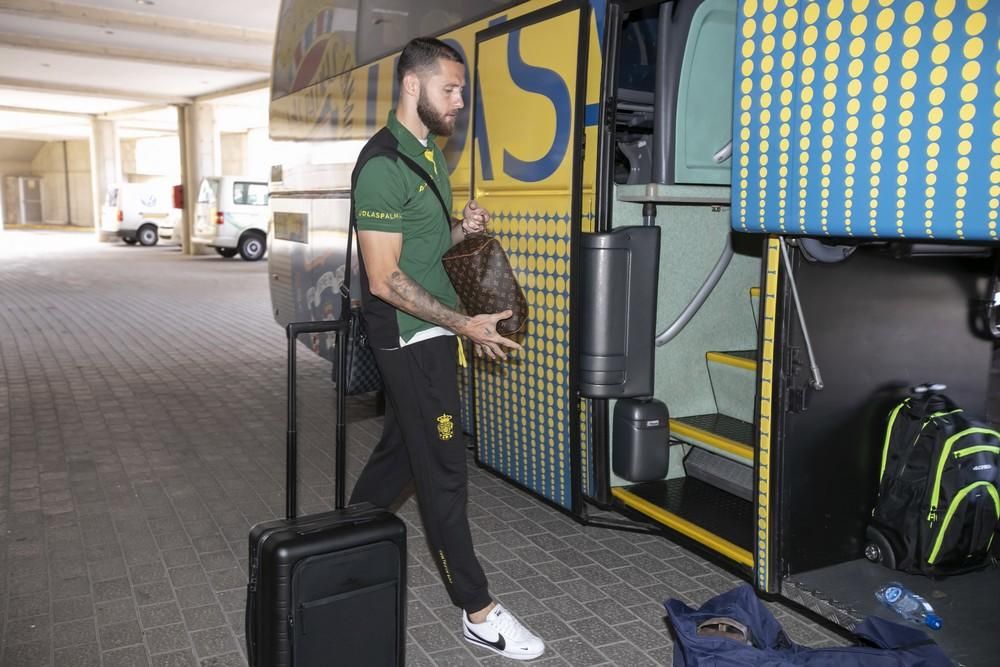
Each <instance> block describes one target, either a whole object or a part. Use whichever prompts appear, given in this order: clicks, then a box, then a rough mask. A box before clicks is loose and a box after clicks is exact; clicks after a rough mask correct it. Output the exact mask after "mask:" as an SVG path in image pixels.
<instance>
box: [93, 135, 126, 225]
mask: <svg viewBox="0 0 1000 667" xmlns="http://www.w3.org/2000/svg"><path fill="white" fill-rule="evenodd" d="M121 180H122V158H121V148H120V146H119V145H118V129H117V127H116V126H115V121H113V120H105V119H102V118H92V119H91V120H90V189H91V195H92V199H93V212H94V232H95V233H96V234H97V238H98V239H100V240H105V241H111V240H115V239H114V238H108V239H102V238H101V206H103V205H104V200H105V198H106V197H107V193H108V187H109V186H110V185H112V184H114V183H118V182H119V181H121Z"/></svg>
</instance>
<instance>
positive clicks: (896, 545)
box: [865, 385, 1000, 576]
mask: <svg viewBox="0 0 1000 667" xmlns="http://www.w3.org/2000/svg"><path fill="white" fill-rule="evenodd" d="M940 389H943V387H942V386H941V385H921V386H920V387H916V388H915V389H914V391H913V395H911V396H910V397H909V398H907V399H905V400H904V401H903V402H902V403H900V404H899V405H897V406H896V407H895V408H894V409H893V410H892V411H891V412H890V413H889V418H888V424H887V425H886V430H885V441H884V445H883V449H882V460H881V476H880V482H879V490H878V499H877V501H876V503H875V509H874V510H873V511H872V522H871V524H870V526H869V529H868V538H869V544H868V545H867V547H866V549H865V555H866V556H867V557H868V558H869V559H870V560H873V561H876V562H882V563H884V564H885V565H887V566H889V567H893V568H896V569H898V570H902V571H904V572H912V573H917V574H926V575H931V576H945V575H949V574H959V573H961V572H968V571H971V570H975V569H978V568H981V567H984V566H986V565H988V564H989V563H990V562H991V560H992V557H991V555H990V548H991V546H992V543H993V539H994V536H995V533H996V531H997V530H1000V433H998V432H997V431H996V430H994V429H992V428H989V427H987V426H985V425H983V424H980V423H977V422H974V421H972V420H970V419H968V418H967V417H966V416H965V414H964V413H963V412H962V409H961V408H959V407H958V406H957V405H955V403H954V402H952V401H951V399H949V398H948V397H947V396H945V395H944V394H942V393H939V390H940Z"/></svg>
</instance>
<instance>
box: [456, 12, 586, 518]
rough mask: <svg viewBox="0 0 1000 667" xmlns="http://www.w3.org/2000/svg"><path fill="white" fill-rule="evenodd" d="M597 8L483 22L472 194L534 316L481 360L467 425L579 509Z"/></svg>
mask: <svg viewBox="0 0 1000 667" xmlns="http://www.w3.org/2000/svg"><path fill="white" fill-rule="evenodd" d="M589 19H590V16H589V8H588V7H587V5H586V4H583V3H578V2H562V3H557V4H555V5H552V6H550V7H547V8H545V9H542V10H539V11H537V12H534V13H531V14H527V15H525V16H521V17H518V18H514V19H511V20H509V21H507V22H505V23H501V24H499V25H495V26H493V27H491V28H488V29H487V30H484V31H483V32H480V33H479V34H478V35H477V36H476V58H475V63H476V67H475V71H474V72H473V73H472V77H473V79H472V81H471V82H470V83H471V84H472V85H473V89H474V109H473V148H472V151H473V153H472V174H471V191H472V196H473V197H474V198H475V199H476V200H477V201H478V202H479V203H480V205H482V206H483V207H484V208H486V209H487V210H488V211H489V212H490V214H491V222H490V230H491V233H492V234H494V235H495V236H496V237H497V238H498V239H499V240H500V243H501V244H502V245H503V247H504V249H505V250H506V252H507V255H508V257H509V258H510V262H511V266H512V267H513V269H514V272H515V275H516V276H517V279H518V281H519V283H520V284H521V287H522V289H523V290H524V293H525V296H526V297H527V300H528V308H529V314H528V321H529V324H528V329H527V334H526V335H525V336H524V337H523V339H522V340H521V343H522V344H523V345H524V351H523V352H519V353H515V354H514V355H513V356H512V357H511V358H510V359H508V361H506V362H501V363H494V362H490V361H488V360H485V359H478V358H475V359H470V363H472V364H473V372H472V374H471V382H470V386H467V387H466V388H465V396H464V400H465V403H466V406H467V409H466V414H471V415H472V424H468V425H467V428H468V427H472V428H468V430H470V431H474V433H475V434H476V459H477V462H479V463H480V464H481V465H483V466H485V467H487V468H489V469H491V470H493V471H494V472H496V473H498V474H499V475H501V476H502V477H505V478H507V479H509V480H511V481H513V482H514V483H516V484H518V485H521V486H523V487H525V488H526V489H528V490H529V491H531V492H533V493H535V494H537V495H538V496H541V497H542V498H544V499H546V500H548V501H549V502H551V503H553V504H555V505H558V506H560V507H562V508H563V509H565V510H568V511H571V512H574V513H579V512H580V511H581V504H582V501H581V492H580V485H581V467H582V461H581V456H580V428H581V427H580V424H581V404H580V402H579V399H578V397H577V390H576V387H577V378H576V373H577V370H576V362H575V350H574V347H575V346H574V337H575V334H574V333H572V331H573V329H572V326H571V325H572V321H573V314H574V309H573V305H572V304H573V294H574V293H575V285H574V280H573V278H572V277H571V269H570V267H571V264H572V256H573V254H574V252H575V251H576V248H577V246H578V242H579V241H578V237H579V234H580V225H581V215H582V214H581V198H582V193H581V187H580V183H581V178H582V172H583V170H582V168H581V164H582V161H583V160H582V158H583V156H582V149H581V146H582V136H583V134H582V133H583V122H584V113H583V101H582V94H583V92H584V75H585V72H586V70H587V45H588V44H589V42H590V40H589V33H588V25H589ZM470 404H471V405H470ZM469 407H471V408H472V409H471V410H470V409H468V408H469Z"/></svg>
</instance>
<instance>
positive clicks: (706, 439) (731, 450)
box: [670, 419, 753, 466]
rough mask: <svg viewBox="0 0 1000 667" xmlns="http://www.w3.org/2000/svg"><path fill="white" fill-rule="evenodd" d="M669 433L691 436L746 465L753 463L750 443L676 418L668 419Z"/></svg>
mask: <svg viewBox="0 0 1000 667" xmlns="http://www.w3.org/2000/svg"><path fill="white" fill-rule="evenodd" d="M670 433H671V434H673V435H678V436H681V437H686V438H692V439H694V440H697V441H698V442H703V443H705V444H706V445H711V446H712V447H715V448H716V449H719V450H722V451H723V452H726V453H728V454H731V455H732V456H735V457H737V458H739V459H741V460H742V461H744V462H746V464H747V465H751V466H752V465H753V447H751V446H750V445H745V444H743V443H742V442H736V441H735V440H730V439H729V438H726V437H723V436H721V435H716V434H715V433H712V432H711V431H706V430H705V429H702V428H698V427H697V426H691V425H690V424H685V423H684V422H681V421H677V420H676V419H671V420H670Z"/></svg>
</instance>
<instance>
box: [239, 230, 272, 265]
mask: <svg viewBox="0 0 1000 667" xmlns="http://www.w3.org/2000/svg"><path fill="white" fill-rule="evenodd" d="M265 250H267V241H265V240H264V237H263V236H261V235H260V234H254V233H247V234H244V235H243V238H241V239H240V246H239V252H240V257H242V258H243V259H245V260H246V261H248V262H256V261H257V260H258V259H260V258H261V257H263V256H264V251H265Z"/></svg>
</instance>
